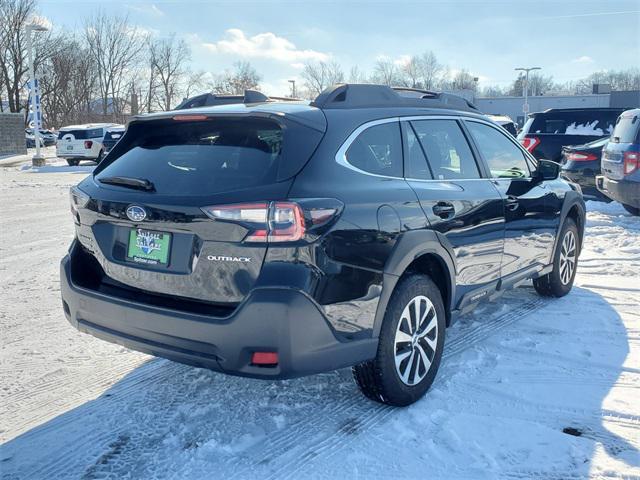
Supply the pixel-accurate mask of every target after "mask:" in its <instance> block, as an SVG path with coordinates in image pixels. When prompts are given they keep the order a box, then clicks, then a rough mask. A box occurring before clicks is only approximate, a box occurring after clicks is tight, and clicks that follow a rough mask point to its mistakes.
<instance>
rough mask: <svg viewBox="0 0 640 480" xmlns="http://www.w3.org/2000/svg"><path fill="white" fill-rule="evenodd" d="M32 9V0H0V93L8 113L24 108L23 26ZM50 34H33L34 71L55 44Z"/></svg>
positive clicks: (27, 68) (25, 78)
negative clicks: (7, 104) (4, 97)
mask: <svg viewBox="0 0 640 480" xmlns="http://www.w3.org/2000/svg"><path fill="white" fill-rule="evenodd" d="M35 9H36V2H35V0H1V1H0V19H2V20H0V59H1V60H2V62H1V63H0V78H1V79H2V81H1V82H0V87H1V88H0V96H6V99H7V101H8V103H9V111H11V112H20V111H21V110H22V109H23V108H25V107H26V97H27V96H26V95H25V91H24V86H25V84H26V81H27V79H28V72H29V65H28V61H27V59H28V52H27V38H26V26H27V24H28V23H30V21H31V20H32V19H33V17H34V15H35ZM51 35H52V34H51V32H38V34H37V35H33V45H34V50H35V54H36V55H35V58H34V65H35V68H36V71H38V69H39V67H40V66H41V65H42V64H43V63H44V62H45V61H46V59H47V58H49V57H50V56H51V54H52V52H53V51H55V49H56V47H57V46H56V43H55V42H52V41H51ZM3 92H4V93H3Z"/></svg>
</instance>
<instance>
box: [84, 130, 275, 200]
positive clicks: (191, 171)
mask: <svg viewBox="0 0 640 480" xmlns="http://www.w3.org/2000/svg"><path fill="white" fill-rule="evenodd" d="M145 123H146V122H145ZM127 140H128V141H127ZM124 142H125V148H126V151H125V152H124V153H123V154H121V155H120V156H119V157H118V158H116V159H115V160H114V161H113V162H111V163H110V164H108V165H107V166H106V167H105V168H104V169H103V170H102V171H100V173H98V174H97V175H96V179H97V180H100V179H101V178H107V177H133V178H144V179H148V180H149V181H151V182H152V183H153V184H154V185H155V189H156V191H157V192H160V193H164V194H171V195H193V194H212V193H219V192H225V191H231V190H237V189H244V188H250V187H254V186H257V185H264V184H268V183H273V182H275V181H276V176H277V169H278V161H279V157H280V153H281V150H282V144H283V132H282V129H281V128H280V126H279V125H278V124H277V123H275V122H273V121H270V120H264V119H215V120H214V119H209V120H205V121H180V122H178V121H168V122H163V123H152V122H148V124H144V123H142V124H140V125H139V127H138V128H137V130H136V133H134V134H133V135H132V134H127V136H126V137H125V138H124Z"/></svg>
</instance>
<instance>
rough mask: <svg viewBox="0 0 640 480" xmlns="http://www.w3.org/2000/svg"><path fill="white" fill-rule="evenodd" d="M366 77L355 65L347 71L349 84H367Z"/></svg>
mask: <svg viewBox="0 0 640 480" xmlns="http://www.w3.org/2000/svg"><path fill="white" fill-rule="evenodd" d="M367 82H368V79H367V75H366V74H365V73H364V72H363V71H362V70H360V68H359V67H358V66H357V65H354V66H353V67H351V70H349V83H367Z"/></svg>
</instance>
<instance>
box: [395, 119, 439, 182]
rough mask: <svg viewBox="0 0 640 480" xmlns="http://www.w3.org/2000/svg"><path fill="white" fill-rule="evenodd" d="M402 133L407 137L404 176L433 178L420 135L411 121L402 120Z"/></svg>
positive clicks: (422, 178) (420, 178) (423, 178)
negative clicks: (419, 139) (417, 134)
mask: <svg viewBox="0 0 640 480" xmlns="http://www.w3.org/2000/svg"><path fill="white" fill-rule="evenodd" d="M402 133H403V137H404V139H405V145H404V161H405V165H404V168H405V172H404V176H405V177H407V178H416V179H419V180H431V179H432V178H433V176H432V175H431V170H429V164H428V163H427V159H426V158H425V156H424V152H423V151H422V147H421V146H420V142H419V141H418V137H417V136H416V134H415V132H414V131H413V127H412V126H411V124H410V123H409V122H402Z"/></svg>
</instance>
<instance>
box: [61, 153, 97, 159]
mask: <svg viewBox="0 0 640 480" xmlns="http://www.w3.org/2000/svg"><path fill="white" fill-rule="evenodd" d="M56 157H58V158H64V159H67V158H68V159H71V158H73V159H76V160H95V159H96V158H98V157H97V156H96V157H91V156H87V155H85V154H83V153H82V154H80V153H78V154H73V153H64V152H56Z"/></svg>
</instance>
